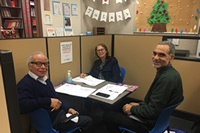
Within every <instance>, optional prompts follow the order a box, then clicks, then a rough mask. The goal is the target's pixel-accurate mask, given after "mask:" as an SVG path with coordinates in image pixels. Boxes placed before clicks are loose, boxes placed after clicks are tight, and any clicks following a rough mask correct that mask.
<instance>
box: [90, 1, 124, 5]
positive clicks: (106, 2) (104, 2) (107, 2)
mask: <svg viewBox="0 0 200 133" xmlns="http://www.w3.org/2000/svg"><path fill="white" fill-rule="evenodd" d="M124 1H125V2H126V1H127V0H124ZM93 2H96V0H93ZM122 2H123V0H116V4H118V3H122ZM102 4H109V0H102Z"/></svg>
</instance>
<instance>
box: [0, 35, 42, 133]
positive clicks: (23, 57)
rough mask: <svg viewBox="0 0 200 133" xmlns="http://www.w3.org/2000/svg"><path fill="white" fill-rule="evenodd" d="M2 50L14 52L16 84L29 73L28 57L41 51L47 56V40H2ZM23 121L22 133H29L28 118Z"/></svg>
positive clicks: (24, 116)
mask: <svg viewBox="0 0 200 133" xmlns="http://www.w3.org/2000/svg"><path fill="white" fill-rule="evenodd" d="M0 49H5V50H9V51H11V52H12V56H13V62H14V71H15V77H16V83H18V82H19V81H20V80H21V79H22V78H23V76H24V75H25V74H27V72H28V66H27V58H28V56H29V55H30V54H31V53H33V52H34V51H41V52H43V53H44V54H46V40H45V38H37V39H10V40H0ZM15 86H16V84H15ZM13 89H16V88H13ZM13 92H14V90H13ZM1 95H3V94H0V97H2V96H1ZM13 104H14V103H13ZM16 106H17V105H16ZM16 109H17V108H16ZM16 111H17V110H16ZM16 115H17V114H16ZM21 120H22V133H27V132H28V130H29V122H28V116H26V115H22V116H21ZM18 122H20V120H18ZM5 129H6V128H5Z"/></svg>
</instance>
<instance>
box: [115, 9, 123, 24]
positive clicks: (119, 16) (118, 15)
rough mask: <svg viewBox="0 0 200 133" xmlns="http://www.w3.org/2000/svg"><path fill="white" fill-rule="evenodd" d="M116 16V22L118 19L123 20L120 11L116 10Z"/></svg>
mask: <svg viewBox="0 0 200 133" xmlns="http://www.w3.org/2000/svg"><path fill="white" fill-rule="evenodd" d="M116 18H117V22H118V21H120V20H121V21H122V20H123V16H122V11H119V12H116Z"/></svg>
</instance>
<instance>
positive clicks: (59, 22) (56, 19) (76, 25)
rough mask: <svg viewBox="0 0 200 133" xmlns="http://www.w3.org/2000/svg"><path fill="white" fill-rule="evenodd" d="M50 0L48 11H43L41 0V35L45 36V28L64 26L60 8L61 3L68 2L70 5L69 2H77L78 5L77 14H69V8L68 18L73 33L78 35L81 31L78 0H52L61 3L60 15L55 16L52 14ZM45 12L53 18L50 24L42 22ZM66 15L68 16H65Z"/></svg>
mask: <svg viewBox="0 0 200 133" xmlns="http://www.w3.org/2000/svg"><path fill="white" fill-rule="evenodd" d="M52 1H53V0H50V11H44V0H41V13H42V27H43V36H44V37H45V36H47V32H46V28H64V23H63V22H64V20H63V18H64V16H63V10H62V3H69V4H70V7H71V4H77V5H78V16H71V8H70V19H71V22H72V29H73V33H74V35H80V33H81V22H80V16H81V12H80V11H81V10H80V0H54V1H59V2H60V3H61V15H59V16H56V15H53V7H52ZM45 14H51V15H52V19H53V24H52V25H45V24H44V18H45V16H44V15H45ZM67 17H68V16H67Z"/></svg>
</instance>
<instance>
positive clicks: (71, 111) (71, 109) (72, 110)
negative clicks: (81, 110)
mask: <svg viewBox="0 0 200 133" xmlns="http://www.w3.org/2000/svg"><path fill="white" fill-rule="evenodd" d="M68 113H70V114H77V113H78V112H77V111H76V110H74V109H73V108H70V109H69V110H68Z"/></svg>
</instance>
